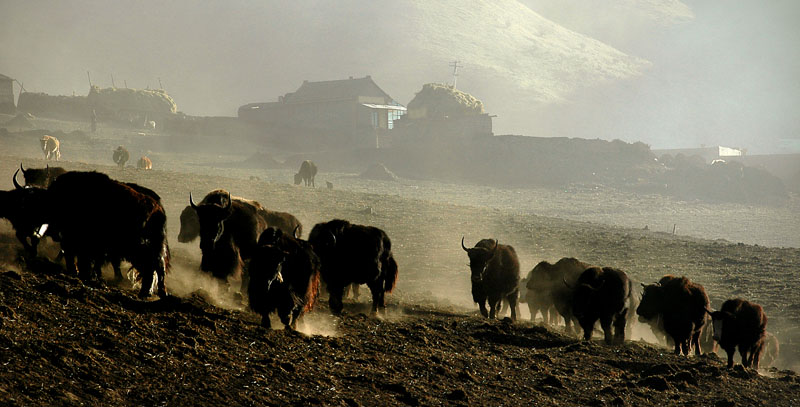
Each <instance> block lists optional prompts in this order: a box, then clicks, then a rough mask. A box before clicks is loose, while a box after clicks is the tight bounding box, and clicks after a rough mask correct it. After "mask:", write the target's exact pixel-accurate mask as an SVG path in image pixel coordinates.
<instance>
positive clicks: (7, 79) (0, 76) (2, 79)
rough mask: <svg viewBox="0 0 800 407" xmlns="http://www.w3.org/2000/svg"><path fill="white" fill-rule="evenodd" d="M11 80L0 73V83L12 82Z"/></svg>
mask: <svg viewBox="0 0 800 407" xmlns="http://www.w3.org/2000/svg"><path fill="white" fill-rule="evenodd" d="M13 80H14V78H9V77H8V76H5V75H3V74H1V73H0V81H13Z"/></svg>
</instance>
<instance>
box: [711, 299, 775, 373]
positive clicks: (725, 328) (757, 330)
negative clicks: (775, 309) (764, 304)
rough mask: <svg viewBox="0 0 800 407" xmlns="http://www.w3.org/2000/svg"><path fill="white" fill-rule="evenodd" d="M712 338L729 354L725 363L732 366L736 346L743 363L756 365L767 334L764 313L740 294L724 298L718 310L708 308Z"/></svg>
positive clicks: (756, 366)
mask: <svg viewBox="0 0 800 407" xmlns="http://www.w3.org/2000/svg"><path fill="white" fill-rule="evenodd" d="M707 312H709V313H710V314H711V320H712V324H713V326H714V340H715V341H717V342H718V343H719V346H720V347H721V348H722V349H725V353H727V355H728V367H729V368H730V367H733V355H734V353H736V348H737V347H738V348H739V354H740V355H741V356H742V365H743V366H744V367H750V366H753V368H755V369H758V363H759V359H760V358H761V352H762V350H763V349H764V339H765V337H766V329H767V316H766V315H765V314H764V310H763V309H762V308H761V306H760V305H758V304H756V303H753V302H750V301H745V300H743V299H741V298H736V299H732V300H728V301H725V302H724V303H723V304H722V308H720V309H719V311H715V312H710V311H707Z"/></svg>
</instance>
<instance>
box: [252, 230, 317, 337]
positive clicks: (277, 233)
mask: <svg viewBox="0 0 800 407" xmlns="http://www.w3.org/2000/svg"><path fill="white" fill-rule="evenodd" d="M320 267H321V264H320V260H319V257H317V255H316V254H315V253H314V249H313V248H312V247H311V245H310V244H309V243H308V242H306V241H304V240H301V239H296V238H294V237H292V236H289V235H287V234H284V233H283V232H282V231H281V230H280V229H275V228H267V229H266V230H265V231H264V232H263V233H262V234H261V236H260V237H259V240H258V247H256V249H255V251H254V252H253V257H252V259H251V260H250V266H249V267H248V273H249V275H250V282H249V284H248V298H249V305H250V308H251V309H252V310H253V311H255V312H257V313H258V314H260V315H261V325H262V326H263V327H265V328H269V327H270V325H271V324H270V320H269V314H271V313H272V312H277V314H278V317H280V319H281V322H283V324H284V325H285V327H286V328H291V329H295V328H296V327H297V326H296V325H297V320H298V318H300V317H301V316H302V315H303V314H304V313H305V312H308V311H310V310H311V309H312V308H313V307H314V303H315V302H316V299H317V295H318V292H319V271H320Z"/></svg>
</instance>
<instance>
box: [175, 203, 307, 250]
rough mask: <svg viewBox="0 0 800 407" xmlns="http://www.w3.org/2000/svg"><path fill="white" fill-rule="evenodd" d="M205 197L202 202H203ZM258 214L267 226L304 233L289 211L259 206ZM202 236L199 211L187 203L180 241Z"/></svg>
mask: <svg viewBox="0 0 800 407" xmlns="http://www.w3.org/2000/svg"><path fill="white" fill-rule="evenodd" d="M231 199H233V200H234V201H235V200H240V201H243V202H252V201H248V200H246V199H244V198H240V197H237V196H234V197H231ZM204 201H205V199H204V200H203V201H201V202H200V203H201V204H203V203H205V202H204ZM257 214H258V216H260V217H261V219H263V220H264V222H266V224H267V226H269V227H274V228H277V229H280V230H282V231H283V233H289V234H292V235H296V236H297V237H300V236H301V235H302V234H303V225H302V224H301V223H300V221H299V220H297V218H296V217H295V216H294V215H292V214H291V213H288V212H277V211H271V210H269V209H265V208H263V207H259V208H258V210H257ZM199 236H200V219H199V218H198V217H197V212H196V211H195V210H194V208H192V206H191V205H186V207H185V208H183V211H181V229H180V231H179V232H178V241H179V242H181V243H189V242H192V241H194V240H195V239H197V238H198V237H199Z"/></svg>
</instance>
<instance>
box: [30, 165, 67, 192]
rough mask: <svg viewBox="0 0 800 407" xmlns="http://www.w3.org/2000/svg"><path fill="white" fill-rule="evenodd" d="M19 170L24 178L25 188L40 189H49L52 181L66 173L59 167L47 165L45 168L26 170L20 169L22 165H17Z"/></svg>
mask: <svg viewBox="0 0 800 407" xmlns="http://www.w3.org/2000/svg"><path fill="white" fill-rule="evenodd" d="M19 169H20V170H21V171H22V175H23V176H24V177H25V186H31V187H40V188H47V187H49V186H50V183H52V182H53V180H54V179H56V178H58V177H59V176H60V175H62V174H64V173H66V172H67V170H65V169H63V168H61V167H50V166H49V165H48V166H46V167H45V168H28V169H27V170H26V169H25V168H23V167H22V163H20V164H19Z"/></svg>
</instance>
